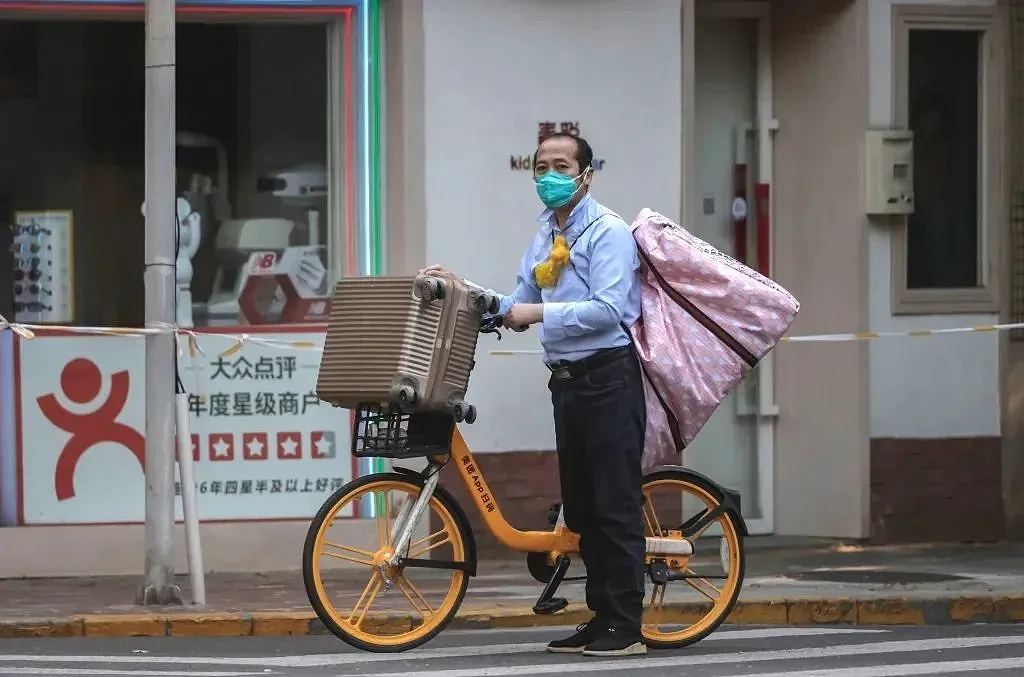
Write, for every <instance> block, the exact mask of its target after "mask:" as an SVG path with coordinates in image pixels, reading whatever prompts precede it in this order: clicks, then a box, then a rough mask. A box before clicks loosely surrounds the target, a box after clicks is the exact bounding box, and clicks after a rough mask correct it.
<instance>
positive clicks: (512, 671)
mask: <svg viewBox="0 0 1024 677" xmlns="http://www.w3.org/2000/svg"><path fill="white" fill-rule="evenodd" d="M563 631H564V629H558V630H554V633H555V634H560V633H561V632H563ZM551 633H552V629H548V630H537V629H534V630H532V631H528V630H522V631H521V632H512V633H503V632H494V631H492V633H491V634H490V635H488V634H487V633H473V634H470V633H469V632H462V633H459V636H458V637H454V638H452V639H448V640H443V641H445V643H446V644H447V646H444V645H441V646H435V647H433V648H424V649H418V650H415V651H412V652H408V653H402V654H373V653H366V652H360V651H354V650H347V651H346V652H344V653H339V652H337V651H338V649H337V648H336V647H337V645H336V644H335V643H334V640H333V639H332V638H329V637H324V638H320V639H322V640H323V641H320V639H315V640H312V641H305V642H304V643H303V641H299V640H296V642H297V643H295V644H293V643H292V642H291V640H281V642H280V643H279V646H278V647H277V648H276V649H274V648H269V647H266V646H264V645H263V640H261V639H259V638H256V639H252V638H245V639H238V640H231V641H228V642H225V643H224V644H223V646H225V647H227V646H229V645H230V647H231V650H230V652H231V653H240V654H241V655H225V654H223V653H220V655H203V656H186V655H181V654H180V651H182V650H183V649H181V648H180V647H182V646H188V644H185V643H188V642H191V640H188V639H184V638H178V639H166V640H157V641H158V642H160V643H158V644H153V645H150V646H158V647H162V648H164V649H170V651H173V652H175V653H176V654H177V655H173V656H171V655H160V654H161V653H164V652H163V651H159V650H157V651H155V653H156V654H157V655H153V654H150V653H141V652H140V653H128V652H127V650H125V649H124V648H123V645H121V646H118V645H115V644H110V643H106V644H103V643H100V644H98V646H102V647H104V648H106V649H108V650H107V651H106V652H97V654H96V655H80V654H78V653H76V654H75V655H60V654H50V653H47V655H40V654H38V653H30V652H26V651H20V652H19V653H17V654H13V653H8V654H4V653H0V677H3V676H5V675H21V676H26V677H64V676H68V677H72V676H74V675H80V676H82V677H92V676H96V677H255V676H257V675H262V676H265V677H298V676H299V675H302V677H357V676H363V677H370V676H373V677H540V676H542V675H560V674H562V673H567V674H576V673H587V674H591V673H594V674H595V677H599V676H598V674H597V673H600V677H605V676H606V675H612V674H622V673H625V674H629V675H637V676H638V677H644V676H645V675H649V676H650V677H663V676H665V675H673V677H695V676H697V675H699V676H701V677H733V676H734V675H737V676H738V677H916V676H928V677H940V676H945V675H949V676H950V677H952V676H953V675H965V676H966V677H970V676H971V675H972V674H974V673H984V674H985V677H990V676H995V675H998V676H999V677H1016V676H1017V675H1021V674H1024V633H1022V632H1020V628H1018V627H1002V628H1000V627H990V628H982V627H975V628H973V629H971V630H962V629H958V628H946V629H934V628H933V629H926V628H921V629H914V628H903V629H870V628H836V627H832V628H786V627H769V628H743V629H735V628H725V629H722V630H719V631H718V632H716V633H715V634H713V635H711V636H710V637H709V638H707V639H706V640H705V641H703V642H701V643H700V644H699V645H697V646H695V647H691V648H689V649H686V650H683V651H652V652H650V654H648V655H647V656H644V657H636V658H618V659H595V658H584V657H581V656H572V655H568V656H566V655H552V654H547V653H545V652H544V650H543V649H544V642H538V641H534V640H535V639H537V638H544V639H545V640H546V639H547V636H548V635H550V634H551ZM454 634H455V633H453V635H454ZM442 637H443V636H442ZM489 637H494V638H496V639H497V638H502V639H504V640H505V642H508V641H509V640H512V639H516V638H519V637H521V638H522V639H523V640H527V641H522V642H517V643H516V642H513V643H501V644H488V643H487V640H488V639H489ZM305 639H308V638H303V640H305ZM55 641H59V640H46V644H45V646H52V644H50V642H55ZM85 641H89V640H85ZM95 641H98V642H103V640H95ZM218 641H219V640H214V641H213V642H212V643H211V644H209V645H207V647H206V649H211V648H212V649H213V650H212V651H205V650H204V651H205V652H206V653H212V654H216V653H218V649H220V648H221V644H218V643H217V642H218ZM438 643H439V644H440V642H438ZM76 646H81V645H80V644H78V645H76ZM115 646H116V647H117V648H116V649H114V648H112V647H115ZM175 647H178V648H175ZM239 647H245V648H244V649H243V650H241V651H239ZM298 647H301V649H300V651H298V652H296V651H295V649H296V648H298ZM4 648H5V647H4V645H3V644H0V651H3V649H4ZM132 648H135V647H134V646H133V647H132ZM318 648H319V649H321V650H322V649H327V650H328V651H331V652H332V653H317V652H316V649H318ZM282 649H283V650H284V651H282ZM190 650H191V651H198V650H199V648H198V646H197V645H192V646H191V649H190ZM282 653H284V654H285V655H282Z"/></svg>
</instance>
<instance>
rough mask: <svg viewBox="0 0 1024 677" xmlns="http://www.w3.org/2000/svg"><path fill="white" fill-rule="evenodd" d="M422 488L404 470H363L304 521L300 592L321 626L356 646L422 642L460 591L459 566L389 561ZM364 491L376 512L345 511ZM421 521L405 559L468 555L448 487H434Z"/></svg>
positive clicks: (382, 648)
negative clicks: (364, 516)
mask: <svg viewBox="0 0 1024 677" xmlns="http://www.w3.org/2000/svg"><path fill="white" fill-rule="evenodd" d="M420 491H421V483H420V482H417V481H416V479H415V478H411V477H409V476H406V475H403V474H399V473H378V474H374V475H368V476H366V477H362V478H360V479H357V480H355V481H353V482H350V483H348V484H346V485H345V486H343V487H342V488H340V489H338V491H336V492H335V493H334V494H333V495H332V496H331V497H330V498H328V499H327V501H326V502H324V504H323V506H322V507H321V508H320V511H319V512H318V513H317V514H316V516H315V517H314V518H313V522H312V524H310V527H309V531H308V533H307V535H306V543H305V547H304V548H303V553H302V574H303V580H304V582H305V586H306V594H307V596H308V597H309V601H310V604H311V605H312V606H313V610H314V611H316V614H317V616H318V617H319V618H320V620H321V621H322V622H323V624H324V625H325V626H326V627H327V629H328V630H330V631H331V632H332V633H333V634H334V635H335V636H336V637H338V638H340V639H342V640H344V641H345V642H347V643H348V644H350V645H352V646H354V647H356V648H359V649H363V650H366V651H375V652H398V651H406V650H408V649H412V648H415V647H418V646H420V645H422V644H425V643H426V642H428V641H430V640H431V639H433V638H434V637H435V636H436V635H437V633H439V632H440V631H441V630H442V629H444V627H445V626H446V625H447V624H448V623H449V622H450V621H451V619H452V618H454V616H455V614H456V612H457V611H458V609H459V606H460V605H461V604H462V600H463V598H464V597H465V594H466V586H467V585H468V584H469V575H468V573H467V572H466V571H465V570H460V569H433V568H431V569H426V568H412V567H408V566H398V567H394V566H390V565H388V564H387V563H388V561H389V560H390V559H391V557H392V555H393V554H394V547H395V546H396V545H397V544H396V543H395V541H396V539H397V538H398V533H399V530H400V529H401V527H402V524H403V523H404V522H405V521H406V520H407V519H408V515H409V514H410V512H411V508H412V505H413V503H415V501H416V498H417V497H418V496H419V494H420ZM366 497H371V498H372V502H373V505H374V506H375V508H376V510H375V512H376V517H375V519H374V520H372V521H371V520H352V519H346V517H351V515H352V514H354V511H353V508H354V506H355V505H357V504H359V503H360V501H362V500H363V499H364V498H366ZM371 522H375V524H372V525H371ZM419 522H420V525H421V526H420V527H419V528H417V530H416V532H414V534H415V535H414V536H413V538H412V539H411V540H410V542H409V545H408V546H407V548H406V550H405V552H404V553H403V557H404V558H405V559H411V560H416V559H419V560H423V559H428V558H429V559H430V560H432V561H442V562H453V563H466V562H467V554H468V555H469V557H472V552H471V551H472V548H471V547H469V546H467V544H468V543H470V542H471V541H470V539H471V538H472V534H471V533H470V531H469V525H468V524H467V521H466V517H465V515H464V514H463V512H462V511H461V510H460V509H459V507H458V505H457V504H456V503H455V502H454V501H453V500H452V499H451V498H450V497H449V496H448V494H446V493H444V492H443V491H441V490H440V489H438V490H436V491H435V493H434V494H433V496H431V498H430V500H429V501H428V502H427V505H426V510H425V511H424V513H423V515H422V517H421V518H420V520H419ZM364 525H368V528H366V527H365V526H364ZM332 528H334V531H333V532H332ZM343 538H345V539H348V540H349V541H350V542H349V543H342V539H343ZM352 539H355V542H352ZM414 580H415V582H414Z"/></svg>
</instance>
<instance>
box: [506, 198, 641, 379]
mask: <svg viewBox="0 0 1024 677" xmlns="http://www.w3.org/2000/svg"><path fill="white" fill-rule="evenodd" d="M537 220H538V221H540V222H541V223H542V224H543V225H541V227H540V230H539V231H538V233H537V235H536V236H535V237H534V238H533V242H532V243H531V244H530V246H529V248H527V250H526V253H525V254H523V259H522V263H521V265H520V268H519V273H518V275H516V288H515V291H513V292H512V293H511V294H508V295H505V294H498V296H500V298H501V306H500V309H499V311H498V312H499V313H501V314H504V313H505V312H507V311H508V309H509V308H510V307H511V306H512V304H514V303H543V304H544V321H543V322H542V323H541V324H540V342H541V346H542V347H543V348H544V355H545V361H546V362H548V363H551V362H556V361H560V360H570V361H572V360H579V359H582V358H584V357H587V356H588V355H591V354H593V353H595V352H596V351H598V350H601V349H603V348H615V347H618V346H624V345H627V344H628V343H629V337H628V336H627V335H626V332H625V331H624V330H623V328H622V325H621V323H625V324H626V326H627V327H628V326H632V324H633V323H634V322H635V321H636V319H637V318H638V317H639V316H640V285H639V284H638V283H637V280H636V277H637V270H638V269H639V268H640V257H639V255H638V254H637V248H636V241H635V240H634V239H633V233H632V232H630V230H629V225H628V224H627V223H626V222H625V221H623V220H622V219H621V218H620V217H619V216H618V215H616V214H615V213H613V212H611V211H609V210H608V209H606V208H605V207H604V206H602V205H601V204H600V203H598V202H597V200H595V199H593V198H592V197H591V196H590V193H587V194H586V195H584V196H583V199H582V200H580V202H579V204H577V205H576V207H575V208H573V210H572V212H571V213H570V214H569V218H568V220H567V221H566V224H565V228H564V229H563V230H562V231H561V233H562V234H563V235H565V240H566V243H567V244H568V245H569V248H570V250H569V258H570V261H571V263H567V264H566V265H565V268H563V269H562V273H561V276H560V277H559V280H558V284H557V285H555V286H554V287H552V288H549V289H541V288H540V287H538V286H537V283H536V281H535V280H534V277H533V268H534V266H536V265H537V264H538V263H541V262H542V261H544V260H545V259H547V258H548V255H549V254H550V253H551V244H552V242H553V240H554V237H555V235H556V234H557V233H558V232H559V229H558V223H557V221H556V219H555V214H554V212H552V211H551V210H550V209H545V210H544V211H543V212H541V214H540V216H539V217H538V218H537Z"/></svg>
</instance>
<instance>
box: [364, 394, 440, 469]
mask: <svg viewBox="0 0 1024 677" xmlns="http://www.w3.org/2000/svg"><path fill="white" fill-rule="evenodd" d="M454 432H455V419H454V417H452V415H451V414H448V413H435V412H414V413H410V412H406V411H402V410H401V409H400V408H398V407H397V406H392V405H380V404H361V405H359V406H358V407H357V408H356V417H355V422H354V423H353V424H352V455H353V456H354V457H356V458H371V457H375V458H395V459H398V458H417V457H421V456H435V455H442V454H447V453H450V452H451V445H452V434H453V433H454Z"/></svg>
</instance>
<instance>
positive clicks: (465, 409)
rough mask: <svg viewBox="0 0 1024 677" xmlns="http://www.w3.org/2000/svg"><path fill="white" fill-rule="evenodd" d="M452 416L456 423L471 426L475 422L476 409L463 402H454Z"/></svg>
mask: <svg viewBox="0 0 1024 677" xmlns="http://www.w3.org/2000/svg"><path fill="white" fill-rule="evenodd" d="M452 416H453V417H454V418H455V420H456V421H457V422H458V423H462V422H463V421H465V422H466V423H469V424H470V425H472V424H473V422H474V421H476V407H474V406H473V405H472V404H466V403H465V402H456V403H455V406H454V407H452Z"/></svg>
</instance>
